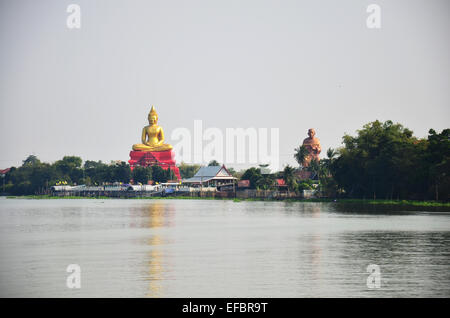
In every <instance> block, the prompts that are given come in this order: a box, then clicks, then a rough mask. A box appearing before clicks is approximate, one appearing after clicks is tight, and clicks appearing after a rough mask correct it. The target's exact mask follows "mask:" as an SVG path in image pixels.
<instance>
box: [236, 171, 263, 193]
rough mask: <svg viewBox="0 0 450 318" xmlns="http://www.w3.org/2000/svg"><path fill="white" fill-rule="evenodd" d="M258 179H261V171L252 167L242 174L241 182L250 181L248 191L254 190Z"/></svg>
mask: <svg viewBox="0 0 450 318" xmlns="http://www.w3.org/2000/svg"><path fill="white" fill-rule="evenodd" d="M260 179H262V175H261V169H259V168H254V167H252V168H249V169H247V170H245V172H244V174H243V175H242V177H241V180H249V181H250V189H256V187H257V185H258V181H259V180H260Z"/></svg>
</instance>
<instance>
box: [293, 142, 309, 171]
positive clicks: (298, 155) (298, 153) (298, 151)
mask: <svg viewBox="0 0 450 318" xmlns="http://www.w3.org/2000/svg"><path fill="white" fill-rule="evenodd" d="M307 155H308V149H306V147H305V146H303V145H301V146H299V147H298V148H295V154H294V158H295V160H297V162H298V164H299V165H300V167H303V163H304V162H305V158H306V156H307Z"/></svg>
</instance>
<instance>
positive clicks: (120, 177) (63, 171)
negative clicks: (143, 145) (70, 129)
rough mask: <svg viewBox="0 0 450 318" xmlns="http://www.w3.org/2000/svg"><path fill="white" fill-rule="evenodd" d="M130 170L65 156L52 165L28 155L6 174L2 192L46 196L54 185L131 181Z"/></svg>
mask: <svg viewBox="0 0 450 318" xmlns="http://www.w3.org/2000/svg"><path fill="white" fill-rule="evenodd" d="M130 176H131V172H130V167H129V166H128V164H127V163H125V162H121V163H119V164H112V165H106V164H104V163H102V162H100V161H99V162H95V161H86V162H85V164H84V166H83V167H82V159H81V158H80V157H75V156H65V157H64V158H63V159H62V160H58V161H56V162H55V163H54V164H48V163H42V162H41V161H40V160H39V159H38V158H37V157H36V156H28V158H27V159H25V160H24V161H23V165H22V166H20V167H18V168H15V167H12V168H11V170H10V171H9V172H8V173H7V174H6V175H5V183H6V185H5V191H6V192H8V193H11V194H14V195H31V194H36V193H46V192H48V190H49V189H50V187H51V186H53V185H55V184H56V183H57V182H60V181H66V182H67V183H68V184H71V185H73V184H86V185H91V184H102V183H105V182H123V183H128V182H129V181H130Z"/></svg>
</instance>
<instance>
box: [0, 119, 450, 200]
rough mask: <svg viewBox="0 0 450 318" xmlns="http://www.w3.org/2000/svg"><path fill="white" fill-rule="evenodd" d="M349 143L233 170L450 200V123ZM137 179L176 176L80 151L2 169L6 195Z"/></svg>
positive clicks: (369, 192)
mask: <svg viewBox="0 0 450 318" xmlns="http://www.w3.org/2000/svg"><path fill="white" fill-rule="evenodd" d="M342 144H343V146H342V147H340V148H338V149H328V150H327V152H326V156H325V157H324V158H323V159H321V160H320V161H312V162H311V163H310V165H309V166H308V167H302V165H301V164H302V162H303V159H304V157H305V156H306V152H305V148H304V147H302V146H300V147H298V148H296V149H295V151H294V153H293V155H294V158H295V159H296V160H297V161H298V163H299V166H298V167H292V166H289V165H288V166H285V167H284V169H283V170H281V171H276V172H272V173H267V172H265V170H266V169H265V166H264V165H261V166H259V167H251V168H249V169H247V170H245V171H240V172H236V171H234V170H233V169H232V168H229V169H228V170H229V171H230V172H231V173H232V174H233V175H234V176H236V177H238V178H239V179H241V180H249V188H250V189H259V190H280V183H279V180H280V179H282V180H283V185H282V186H284V187H285V188H286V190H287V191H289V192H295V193H298V194H300V193H301V192H302V191H303V190H317V194H318V195H319V196H320V197H326V198H331V199H339V200H341V199H348V200H350V199H362V200H373V204H379V202H391V204H396V203H394V202H403V200H410V201H408V202H415V201H430V200H434V201H441V202H448V201H449V199H450V198H449V195H450V176H449V175H448V172H449V171H450V129H444V130H443V131H442V132H440V133H438V132H436V131H435V130H433V129H430V130H429V133H428V136H427V138H417V137H415V136H414V135H413V132H412V131H411V130H409V129H407V128H405V127H403V126H402V125H401V124H394V123H393V122H391V121H386V122H384V123H382V122H380V121H374V122H371V123H368V124H366V125H364V126H363V127H362V129H361V130H358V131H357V132H356V135H355V136H352V135H348V134H346V135H344V136H343V137H342ZM218 164H219V163H218V162H217V161H211V162H210V163H209V165H218ZM199 168H200V165H191V164H185V163H181V164H180V165H179V169H180V173H181V177H182V178H183V179H186V178H190V177H192V176H193V175H194V174H195V172H196V171H197V170H198V169H199ZM305 175H306V177H305ZM131 179H133V180H134V182H135V183H142V184H146V183H147V182H148V181H149V180H152V181H154V182H166V181H167V180H170V179H173V173H172V172H171V171H170V170H167V171H166V170H163V169H162V168H160V167H158V166H154V167H146V168H144V167H137V168H136V169H134V170H133V172H131V170H130V167H129V165H128V164H127V163H125V162H120V161H119V162H111V163H110V164H106V163H103V162H101V161H98V162H96V161H90V160H87V161H85V162H84V164H82V159H81V158H80V157H76V156H65V157H64V158H63V159H61V160H58V161H56V162H54V163H51V164H50V163H43V162H41V161H40V160H39V159H38V158H37V157H36V156H33V155H30V156H29V157H28V158H27V159H25V160H24V161H23V164H22V166H20V167H17V168H16V167H12V168H11V169H10V170H9V171H8V172H7V173H6V174H5V175H3V176H2V183H3V185H4V189H3V193H8V194H12V195H34V194H44V193H48V192H49V191H48V190H49V188H50V187H51V186H52V185H55V184H57V183H60V184H72V185H73V184H86V185H101V184H105V183H114V182H121V183H129V182H130V180H131ZM380 199H381V200H382V201H380ZM365 202H366V201H365ZM375 202H377V203H375ZM371 204H372V203H371Z"/></svg>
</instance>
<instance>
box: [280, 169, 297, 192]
mask: <svg viewBox="0 0 450 318" xmlns="http://www.w3.org/2000/svg"><path fill="white" fill-rule="evenodd" d="M294 173H295V168H294V167H291V166H290V165H287V166H286V167H284V169H283V180H284V182H285V183H286V185H287V187H288V190H289V191H295V192H297V191H298V185H297V182H296V180H295V174H294Z"/></svg>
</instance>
